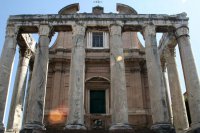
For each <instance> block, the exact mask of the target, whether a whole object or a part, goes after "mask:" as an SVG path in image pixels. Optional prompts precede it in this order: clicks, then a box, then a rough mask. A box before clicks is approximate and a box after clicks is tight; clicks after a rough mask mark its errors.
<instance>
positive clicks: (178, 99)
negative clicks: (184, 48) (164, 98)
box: [166, 48, 189, 133]
mask: <svg viewBox="0 0 200 133" xmlns="http://www.w3.org/2000/svg"><path fill="white" fill-rule="evenodd" d="M167 55H168V56H167V58H166V61H167V72H168V80H169V86H170V92H171V100H172V110H173V122H174V126H175V129H176V132H177V133H182V132H184V131H186V130H188V128H189V124H188V118H187V112H186V108H185V102H184V99H183V95H182V92H181V86H180V82H179V77H178V70H177V67H176V61H175V49H174V48H169V49H168V54H167Z"/></svg>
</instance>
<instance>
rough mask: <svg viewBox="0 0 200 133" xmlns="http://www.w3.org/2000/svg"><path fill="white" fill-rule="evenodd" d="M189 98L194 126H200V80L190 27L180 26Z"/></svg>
mask: <svg viewBox="0 0 200 133" xmlns="http://www.w3.org/2000/svg"><path fill="white" fill-rule="evenodd" d="M175 35H176V38H177V42H178V47H179V52H180V57H181V63H182V67H183V73H184V78H185V83H186V89H187V95H188V99H189V107H190V114H191V119H192V128H193V129H195V128H200V82H199V78H198V74H197V69H196V65H195V62H194V57H193V54H192V49H191V44H190V40H189V29H188V27H186V26H180V27H178V28H177V29H176V32H175Z"/></svg>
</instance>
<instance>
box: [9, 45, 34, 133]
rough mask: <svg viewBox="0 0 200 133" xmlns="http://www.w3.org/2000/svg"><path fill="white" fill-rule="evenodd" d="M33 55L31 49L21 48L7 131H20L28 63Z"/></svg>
mask: <svg viewBox="0 0 200 133" xmlns="http://www.w3.org/2000/svg"><path fill="white" fill-rule="evenodd" d="M30 56H31V51H30V49H26V50H23V49H21V50H20V58H19V64H18V70H17V74H16V78H15V84H14V90H13V95H12V101H11V105H10V112H9V116H8V123H7V129H6V130H7V131H15V132H19V129H20V125H21V118H22V117H21V114H22V102H23V96H22V94H24V91H25V85H24V84H26V75H27V70H28V64H29V60H30Z"/></svg>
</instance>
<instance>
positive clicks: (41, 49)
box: [24, 25, 50, 130]
mask: <svg viewBox="0 0 200 133" xmlns="http://www.w3.org/2000/svg"><path fill="white" fill-rule="evenodd" d="M49 33H50V27H49V26H48V25H40V27H39V35H40V38H39V44H38V48H37V52H36V57H35V61H34V67H33V75H32V81H31V86H30V94H29V99H28V103H29V104H28V106H27V116H28V117H27V118H26V119H27V120H26V123H25V125H24V129H38V130H44V129H45V128H44V125H43V116H44V99H45V93H46V82H47V71H48V59H49V57H48V55H49V42H50V38H49Z"/></svg>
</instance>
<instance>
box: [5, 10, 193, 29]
mask: <svg viewBox="0 0 200 133" xmlns="http://www.w3.org/2000/svg"><path fill="white" fill-rule="evenodd" d="M188 20H189V18H188V17H186V13H181V14H177V15H166V14H115V13H104V14H101V15H94V14H91V13H79V14H66V15H59V14H48V15H40V14H37V15H15V16H10V17H9V20H8V24H12V25H13V24H14V25H17V26H18V27H20V28H21V32H22V33H23V32H24V33H36V32H38V31H37V29H38V28H37V27H38V26H39V25H41V24H48V25H50V26H52V27H53V29H54V31H56V32H59V31H68V30H70V31H71V30H72V28H71V27H72V25H74V24H77V23H81V24H83V25H84V26H86V27H92V26H94V27H95V26H105V27H109V26H110V25H112V24H121V25H123V31H142V29H143V26H145V25H147V24H153V25H155V26H156V32H169V31H171V30H173V29H174V28H176V27H175V25H186V26H187V25H188Z"/></svg>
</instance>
